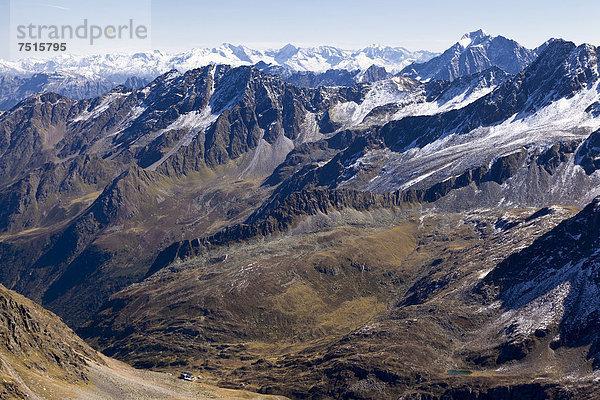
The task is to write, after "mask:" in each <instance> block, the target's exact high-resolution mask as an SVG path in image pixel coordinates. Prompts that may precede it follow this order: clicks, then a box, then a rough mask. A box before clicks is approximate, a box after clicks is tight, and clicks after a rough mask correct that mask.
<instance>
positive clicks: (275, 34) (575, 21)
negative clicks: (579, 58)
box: [0, 0, 600, 57]
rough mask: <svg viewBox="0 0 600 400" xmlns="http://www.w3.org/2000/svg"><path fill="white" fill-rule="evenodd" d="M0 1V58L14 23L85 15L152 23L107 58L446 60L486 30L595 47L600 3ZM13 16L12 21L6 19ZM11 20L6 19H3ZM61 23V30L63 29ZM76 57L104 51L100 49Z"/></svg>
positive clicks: (529, 43)
mask: <svg viewBox="0 0 600 400" xmlns="http://www.w3.org/2000/svg"><path fill="white" fill-rule="evenodd" d="M10 4H11V1H10V0H0V43H1V44H2V46H3V47H0V56H4V57H5V56H6V52H7V46H8V45H7V43H10V44H11V45H12V46H14V43H12V42H14V41H15V40H13V39H11V38H10V36H9V34H12V33H14V32H12V31H11V32H7V31H9V30H11V29H12V30H14V24H15V21H16V20H19V21H25V20H32V21H34V22H37V23H49V24H50V23H59V22H60V23H72V24H75V23H77V22H79V21H80V20H81V19H82V16H86V17H89V18H90V20H94V21H96V22H98V23H99V24H108V23H112V22H113V21H117V22H118V21H120V19H123V18H130V17H131V18H137V19H138V20H141V21H144V22H145V21H149V22H148V23H149V25H150V31H151V38H149V40H147V41H144V42H143V43H141V42H133V41H130V42H126V41H123V42H119V44H118V48H117V49H115V43H116V42H114V41H113V42H111V43H108V42H107V44H109V45H110V46H109V47H108V48H107V49H108V50H113V51H116V50H118V51H137V50H147V49H148V47H151V48H154V49H160V50H164V51H182V50H186V49H189V48H192V47H214V46H218V45H219V44H221V43H223V42H228V43H233V44H246V45H248V46H251V47H256V48H267V47H280V46H282V45H284V44H286V43H293V44H296V45H301V46H312V45H319V44H330V45H335V46H339V47H344V48H359V47H362V46H365V45H369V44H373V43H378V44H386V45H392V46H404V47H407V48H409V49H411V50H416V49H428V50H434V51H442V50H444V49H445V48H447V47H448V46H450V45H451V44H452V43H454V42H456V41H457V40H458V39H459V38H460V37H461V36H462V34H463V33H465V32H468V31H472V30H476V29H478V28H483V29H485V30H486V31H488V32H489V33H491V34H494V35H500V34H501V35H504V36H506V37H509V38H512V39H515V40H517V41H519V42H520V43H521V44H523V45H525V46H526V47H530V48H533V47H536V46H537V45H539V44H541V43H542V42H544V41H545V40H546V39H548V38H550V37H562V38H565V39H567V40H572V41H574V42H576V43H577V44H579V43H583V42H589V43H592V44H595V45H600V29H598V28H597V26H598V15H600V2H599V1H597V0H596V1H590V0H588V1H577V0H571V1H570V2H566V1H564V0H563V1H556V0H546V1H538V0H534V1H525V0H521V1H516V0H508V1H485V0H480V1H470V0H469V1H467V0H462V1H461V0H454V1H438V0H433V1H416V0H412V1H398V0H395V1H392V0H380V1H357V0H345V1H338V0H302V1H275V0H254V1H248V0H246V1H241V0H220V1H219V0H210V1H203V0H201V1H189V0H188V1H185V0H170V1H166V0H135V1H131V0H130V1H126V0H120V1H117V0H102V1H97V0H96V1H85V0H83V1H82V0H13V2H12V10H11V11H12V14H9V13H8V11H7V10H8V9H9V8H10V7H9V5H10ZM8 15H12V17H8ZM9 18H12V20H11V19H9ZM63 21H64V22H63ZM74 50H78V52H88V53H91V52H96V53H98V52H103V50H106V49H104V47H103V46H102V45H100V46H96V47H93V48H91V47H89V46H83V45H82V46H81V48H75V49H74Z"/></svg>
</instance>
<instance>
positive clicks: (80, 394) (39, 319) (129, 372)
mask: <svg viewBox="0 0 600 400" xmlns="http://www.w3.org/2000/svg"><path fill="white" fill-rule="evenodd" d="M0 307H1V309H2V312H1V313H0V398H2V399H25V398H27V399H86V400H87V399H89V400H91V399H99V400H100V399H107V400H108V399H123V398H128V399H204V398H211V399H214V398H223V399H225V398H226V399H251V398H257V399H258V398H260V399H267V398H271V397H270V396H262V395H254V394H252V393H248V392H241V391H240V392H237V391H232V390H223V389H219V388H216V387H211V386H208V385H206V384H203V383H188V382H183V381H178V380H176V379H175V378H174V377H173V376H169V375H166V374H160V373H152V372H144V371H138V370H134V369H132V368H131V367H129V366H126V365H125V364H123V363H120V362H117V361H115V360H112V359H110V358H107V357H105V356H103V355H101V354H99V353H97V352H96V351H95V350H93V349H91V348H90V347H89V346H88V345H87V344H86V343H85V342H83V341H82V340H81V339H80V338H79V337H77V336H76V335H75V333H73V331H72V330H71V329H69V328H68V327H67V326H66V325H64V323H63V322H62V321H61V320H60V319H59V318H58V317H57V316H56V315H54V314H52V313H50V312H48V311H46V310H44V309H43V308H41V307H40V306H38V305H36V304H35V303H33V302H32V301H30V300H27V299H26V298H24V297H23V296H20V295H18V294H17V293H15V292H13V291H10V290H7V289H6V288H5V287H4V286H0Z"/></svg>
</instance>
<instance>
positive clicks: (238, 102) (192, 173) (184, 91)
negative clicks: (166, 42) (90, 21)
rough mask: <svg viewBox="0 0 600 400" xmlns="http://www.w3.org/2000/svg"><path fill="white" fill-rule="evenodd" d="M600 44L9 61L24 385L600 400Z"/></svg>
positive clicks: (7, 383) (8, 159) (10, 358)
mask: <svg viewBox="0 0 600 400" xmlns="http://www.w3.org/2000/svg"><path fill="white" fill-rule="evenodd" d="M599 52H600V49H599V48H598V47H595V46H593V45H590V44H582V45H579V46H577V45H575V44H574V43H572V42H569V41H565V40H561V39H551V40H548V41H547V42H546V43H543V44H541V45H540V46H539V47H538V48H536V49H527V48H525V47H523V46H521V45H520V44H518V43H517V42H515V41H513V40H510V39H507V38H505V37H502V36H490V35H489V34H487V33H485V32H484V31H482V30H479V31H475V32H471V33H468V34H466V35H464V36H463V37H462V38H461V39H460V40H459V41H458V42H457V43H456V44H454V45H453V46H452V47H450V48H449V49H448V50H446V51H445V52H443V53H441V54H434V53H430V52H426V51H420V52H409V51H408V50H406V49H403V48H392V47H384V46H371V47H367V48H364V49H361V50H355V51H347V50H340V49H336V48H333V47H325V46H323V47H318V48H297V47H294V46H292V45H287V46H285V47H284V48H282V49H280V50H273V51H257V50H251V49H249V48H246V47H243V46H237V47H236V46H231V45H224V46H222V47H220V48H217V49H211V50H206V49H204V50H203V49H196V50H191V51H189V52H187V53H182V54H178V55H165V54H163V53H159V52H152V53H139V54H135V55H132V56H125V55H122V56H117V55H112V56H110V55H109V56H98V57H74V56H72V57H67V56H65V57H63V58H57V59H54V60H52V61H45V62H41V61H39V60H37V61H35V60H23V61H21V62H19V63H16V62H4V61H2V63H1V64H0V71H1V75H0V105H1V106H2V108H3V110H5V111H4V112H2V113H1V114H0V204H1V205H2V207H0V283H2V285H4V286H5V287H6V288H8V289H4V288H3V287H1V286H0V303H2V304H5V306H4V307H3V309H2V312H1V314H0V338H2V340H1V341H0V375H1V376H2V377H3V378H4V384H1V383H0V393H1V395H0V396H4V397H6V398H23V396H24V394H27V395H28V396H29V398H215V397H216V398H220V397H221V398H265V399H266V398H271V397H270V396H273V397H272V398H284V397H287V398H291V399H405V400H409V399H410V400H438V399H440V400H441V399H467V400H485V399H492V400H496V399H556V400H566V399H598V398H600V389H598V380H600V335H599V328H600V300H599V294H600V252H599V248H600V247H599V246H600V197H599V196H600V172H599V171H598V170H599V169H600V63H599V59H598V56H599ZM15 292H18V293H19V294H16V293H15ZM22 296H25V297H27V298H29V299H31V301H30V300H28V299H25V298H24V297H22ZM33 302H35V303H37V304H34V303H33ZM41 307H45V308H47V309H48V310H50V311H46V310H43V309H42V308H41ZM53 313H54V314H56V315H58V316H59V317H60V318H62V320H63V321H64V323H66V325H68V326H69V328H67V326H65V325H64V324H63V322H62V321H60V319H59V318H58V317H57V316H56V315H54V314H53ZM71 329H72V330H71ZM77 335H79V337H78V336H77ZM58 337H60V338H61V340H57V338H58ZM80 338H82V339H83V340H82V339H80ZM15 354H17V356H15ZM21 354H23V355H22V356H20V355H21ZM116 360H119V361H116ZM125 363H127V364H129V365H126V364H125ZM134 368H137V369H134ZM181 371H190V372H191V373H192V374H193V375H194V376H197V375H200V376H201V377H202V378H201V379H200V381H201V383H198V382H194V383H189V382H183V381H181V385H177V381H175V380H174V378H173V377H172V376H169V375H167V373H170V374H177V375H179V373H180V372H181ZM61 382H62V384H61ZM136 382H137V383H136ZM44 385H45V386H44ZM115 387H118V388H120V389H119V390H116V389H114V388H115ZM43 388H46V389H47V391H46V389H43ZM42 389H43V390H42ZM50 392H52V396H55V397H52V396H51V395H50V394H49V393H50ZM132 393H133V394H132ZM86 396H87V397H86ZM94 396H95V397H94ZM127 396H129V397H127ZM136 396H137V397H136ZM279 396H280V397H279ZM4 397H2V398H4Z"/></svg>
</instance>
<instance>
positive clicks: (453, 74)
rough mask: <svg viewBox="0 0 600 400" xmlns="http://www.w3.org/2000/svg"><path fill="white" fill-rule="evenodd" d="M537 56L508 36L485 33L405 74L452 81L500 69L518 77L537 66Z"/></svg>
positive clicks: (479, 32)
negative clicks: (492, 69) (535, 60)
mask: <svg viewBox="0 0 600 400" xmlns="http://www.w3.org/2000/svg"><path fill="white" fill-rule="evenodd" d="M536 56H537V53H536V52H535V51H534V50H529V49H526V48H525V47H523V46H521V45H520V44H519V43H517V42H515V41H514V40H511V39H507V38H505V37H504V36H491V35H489V34H487V33H486V32H485V31H484V30H483V29H479V30H477V31H474V32H469V33H467V34H465V35H463V37H462V38H461V39H460V40H459V41H458V42H456V43H455V44H454V45H453V46H452V47H450V48H449V49H448V50H446V51H445V52H444V53H442V54H441V55H439V56H437V57H434V58H432V59H431V60H429V61H427V62H425V63H413V64H411V65H409V66H408V67H406V68H405V69H403V70H402V74H403V75H405V76H408V77H410V78H415V79H420V80H430V79H437V80H449V81H452V80H454V79H456V78H458V77H461V76H466V75H471V74H474V73H477V72H482V71H484V70H486V69H488V68H490V67H498V68H500V69H502V70H504V71H505V72H508V73H509V74H516V73H518V72H520V71H522V70H523V69H524V68H525V67H527V66H528V65H529V64H531V63H532V62H533V60H534V59H535V58H536Z"/></svg>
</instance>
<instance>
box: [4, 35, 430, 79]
mask: <svg viewBox="0 0 600 400" xmlns="http://www.w3.org/2000/svg"><path fill="white" fill-rule="evenodd" d="M436 55H437V53H433V52H430V51H410V50H407V49H405V48H403V47H390V46H381V45H372V46H368V47H365V48H362V49H359V50H344V49H340V48H337V47H333V46H318V47H308V48H301V47H295V46H293V45H291V44H288V45H286V46H284V47H282V48H281V49H278V50H254V49H251V48H249V47H246V46H234V45H232V44H227V43H226V44H223V45H221V46H219V47H216V48H195V49H192V50H189V51H186V52H183V53H177V54H167V53H163V52H160V51H151V52H145V53H136V54H131V55H129V54H107V55H98V56H75V55H62V56H59V57H56V58H52V59H22V60H19V61H16V62H10V61H1V60H0V73H2V74H12V75H15V74H16V75H28V74H34V73H49V72H56V71H72V72H75V73H77V74H79V75H83V76H86V77H88V78H98V77H102V78H105V79H110V80H113V81H120V80H121V81H122V80H124V79H127V78H128V77H130V76H139V77H144V78H149V77H151V78H155V77H156V76H158V75H160V74H163V73H165V72H167V71H169V70H171V69H177V70H179V71H187V70H190V69H193V68H198V67H202V66H205V65H209V64H227V65H231V66H241V65H253V64H256V63H258V62H263V63H266V64H269V65H277V66H281V67H285V68H287V69H289V70H292V71H313V72H325V71H327V70H330V69H345V70H348V71H353V70H366V69H367V68H369V67H370V66H371V65H376V66H379V67H384V68H386V69H387V70H388V71H389V72H392V73H396V72H400V71H401V70H402V69H403V68H404V67H406V66H407V65H409V64H411V63H413V62H425V61H427V60H429V59H431V58H432V57H435V56H436Z"/></svg>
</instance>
